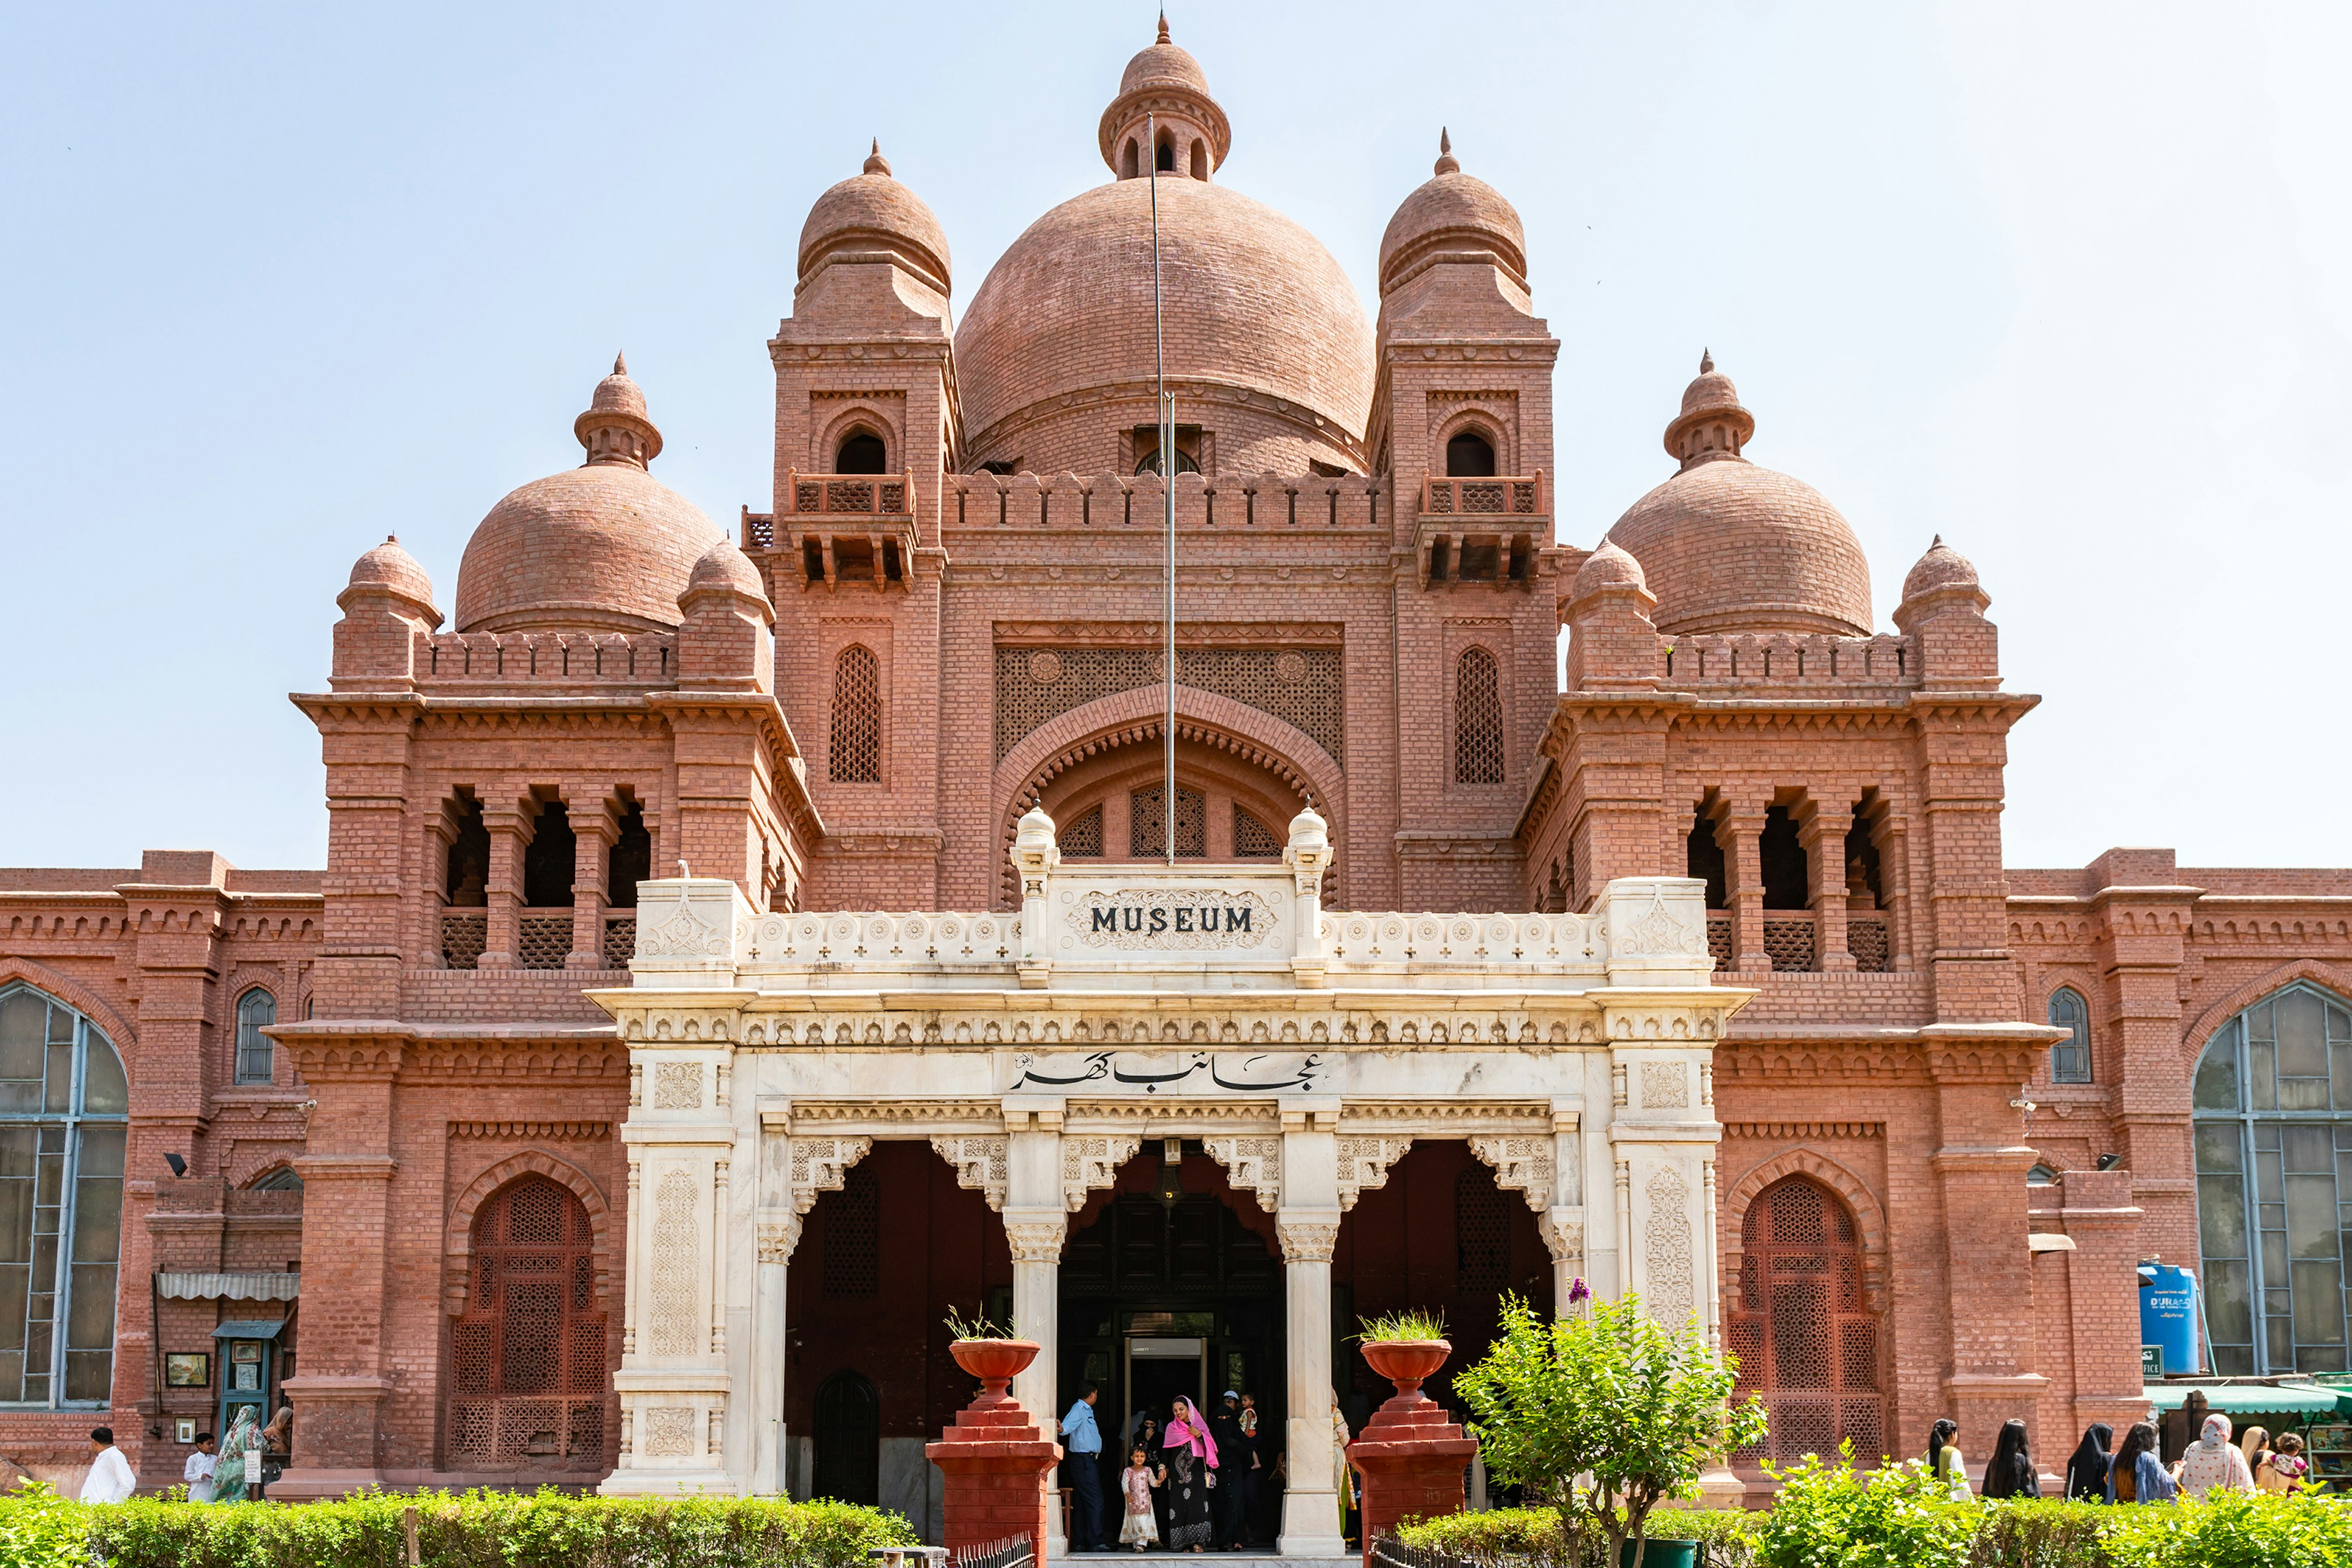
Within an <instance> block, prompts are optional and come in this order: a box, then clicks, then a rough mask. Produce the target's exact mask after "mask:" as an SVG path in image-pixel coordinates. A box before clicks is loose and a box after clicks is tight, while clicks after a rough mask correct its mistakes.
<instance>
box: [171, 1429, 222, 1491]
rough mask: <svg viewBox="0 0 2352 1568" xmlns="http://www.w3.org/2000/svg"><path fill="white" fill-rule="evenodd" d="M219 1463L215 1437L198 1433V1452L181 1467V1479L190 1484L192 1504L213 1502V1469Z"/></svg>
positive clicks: (207, 1433)
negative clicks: (215, 1449) (215, 1450)
mask: <svg viewBox="0 0 2352 1568" xmlns="http://www.w3.org/2000/svg"><path fill="white" fill-rule="evenodd" d="M219 1463H220V1456H219V1455H218V1454H216V1453H215V1452H214V1444H213V1435H212V1434H211V1433H209V1432H199V1433H197V1434H196V1451H195V1452H194V1453H193V1454H190V1455H189V1456H188V1462H187V1463H186V1464H184V1465H182V1466H181V1467H180V1479H182V1480H184V1481H185V1482H187V1483H188V1500H189V1501H190V1502H210V1501H212V1500H213V1469H214V1468H215V1466H217V1465H218V1464H219Z"/></svg>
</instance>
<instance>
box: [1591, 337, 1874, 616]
mask: <svg viewBox="0 0 2352 1568" xmlns="http://www.w3.org/2000/svg"><path fill="white" fill-rule="evenodd" d="M1755 429H1756V418H1755V416H1753V415H1751V414H1750V413H1748V410H1747V409H1746V408H1744V407H1742V406H1741V405H1740V403H1739V394H1738V389H1736V388H1735V387H1734V386H1733V385H1732V384H1731V378H1730V377H1728V376H1727V375H1724V374H1720V373H1719V372H1717V370H1716V368H1715V358H1714V356H1713V355H1712V354H1709V355H1706V356H1703V357H1702V358H1701V359H1700V361H1699V374H1698V378H1697V379H1696V380H1695V381H1693V382H1692V383H1691V384H1690V386H1689V387H1688V388H1687V389H1686V390H1685V392H1684V394H1683V403H1682V411H1681V412H1680V413H1679V414H1677V415H1676V416H1675V419H1674V422H1673V423H1672V424H1670V425H1668V426H1666V436H1665V440H1666V449H1667V450H1668V451H1669V452H1672V453H1673V454H1674V455H1675V457H1676V458H1679V459H1681V462H1682V470H1681V472H1679V473H1677V474H1675V476H1674V477H1673V478H1672V479H1668V480H1667V481H1666V482H1665V483H1664V484H1662V485H1660V486H1659V487H1658V488H1657V489H1654V490H1652V491H1651V492H1650V493H1649V494H1648V495H1645V496H1643V498H1642V499H1641V500H1638V501H1635V502H1634V503H1633V507H1632V508H1631V509H1630V510H1628V511H1627V512H1626V513H1625V515H1624V516H1623V517H1622V518H1619V519H1618V520H1617V525H1616V526H1615V527H1614V528H1612V529H1611V530H1610V531H1609V538H1610V539H1611V540H1612V542H1615V543H1616V544H1618V545H1620V546H1622V548H1623V549H1624V550H1625V551H1627V552H1629V553H1631V554H1632V555H1633V558H1634V559H1635V560H1636V561H1638V562H1640V563H1641V564H1642V571H1643V576H1644V577H1645V578H1646V579H1647V581H1648V584H1649V589H1650V592H1651V593H1653V594H1654V595H1657V600H1658V608H1657V613H1656V615H1655V616H1654V620H1655V622H1656V624H1657V627H1658V630H1659V631H1661V632H1662V633H1664V634H1665V635H1667V636H1669V637H1675V636H1681V635H1696V634H1701V633H1709V632H1794V633H1829V634H1832V635H1834V636H1839V637H1867V636H1868V635H1869V633H1870V626H1871V616H1870V563H1869V562H1868V561H1866V560H1865V559H1864V556H1863V553H1862V543H1861V542H1860V541H1859V540H1857V539H1855V538H1854V535H1853V529H1852V528H1851V527H1849V526H1848V525H1847V523H1846V521H1845V519H1844V518H1843V517H1842V516H1840V515H1839V513H1838V510H1837V508H1835V507H1833V506H1832V505H1831V504H1830V503H1829V502H1828V501H1827V500H1824V499H1823V498H1822V494H1821V492H1820V491H1818V490H1816V489H1813V488H1812V487H1811V485H1808V484H1805V483H1803V482H1801V481H1800V480H1797V479H1790V477H1789V476H1788V475H1786V474H1780V473H1775V472H1773V471H1772V470H1771V469H1769V468H1759V467H1757V466H1756V465H1755V464H1754V463H1751V462H1749V461H1748V459H1747V458H1744V457H1742V456H1741V455H1740V452H1741V449H1742V448H1743V447H1746V445H1747V444H1748V437H1750V436H1751V435H1753V434H1754V433H1755Z"/></svg>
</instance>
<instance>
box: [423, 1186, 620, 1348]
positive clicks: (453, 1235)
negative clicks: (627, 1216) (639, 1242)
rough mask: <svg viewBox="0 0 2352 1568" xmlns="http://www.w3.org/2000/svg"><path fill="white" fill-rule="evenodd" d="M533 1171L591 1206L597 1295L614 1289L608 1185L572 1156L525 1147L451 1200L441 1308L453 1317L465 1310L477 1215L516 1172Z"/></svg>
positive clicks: (445, 1232) (444, 1242) (444, 1235)
mask: <svg viewBox="0 0 2352 1568" xmlns="http://www.w3.org/2000/svg"><path fill="white" fill-rule="evenodd" d="M529 1175H540V1176H545V1177H547V1178H548V1179H549V1180H551V1181H552V1182H555V1183H556V1184H559V1185H562V1186H565V1187H569V1188H570V1189H571V1190H572V1196H574V1197H576V1198H578V1199H579V1200H580V1206H581V1207H583V1208H584V1209H586V1210H587V1211H588V1226H589V1232H590V1234H591V1236H592V1237H593V1238H594V1241H595V1258H596V1295H597V1297H598V1299H600V1300H601V1299H603V1297H604V1294H605V1292H606V1291H607V1290H608V1289H610V1288H611V1277H612V1264H611V1258H612V1235H611V1217H612V1215H611V1205H609V1204H607V1203H606V1202H605V1201H604V1189H603V1188H602V1187H599V1186H598V1185H597V1184H596V1182H595V1179H594V1178H593V1177H592V1176H590V1175H589V1174H588V1173H587V1172H585V1171H583V1170H582V1169H581V1168H580V1167H579V1166H577V1165H575V1164H573V1163H572V1162H571V1161H569V1160H566V1159H563V1158H562V1156H560V1155H556V1154H551V1153H549V1152H547V1151H546V1150H544V1149H526V1150H524V1151H523V1152H521V1153H520V1154H510V1155H509V1156H508V1157H507V1158H505V1159H503V1160H500V1161H499V1163H497V1164H495V1165H492V1166H490V1167H489V1168H488V1170H485V1171H483V1172H482V1173H480V1174H479V1175H478V1176H476V1177H475V1178H474V1179H473V1180H472V1181H470V1182H468V1183H467V1184H466V1187H465V1190H464V1191H463V1192H460V1193H459V1194H457V1201H456V1202H454V1203H452V1204H451V1205H449V1216H448V1219H447V1221H446V1223H445V1225H444V1226H443V1227H442V1242H441V1260H442V1267H441V1299H442V1308H443V1310H445V1311H446V1312H447V1313H449V1314H450V1315H451V1316H452V1317H455V1316H457V1314H458V1313H460V1312H463V1311H464V1310H466V1289H467V1279H468V1278H469V1277H470V1275H469V1271H470V1270H471V1269H472V1268H473V1263H474V1216H475V1215H477V1214H478V1213H480V1212H481V1207H482V1205H484V1204H486V1203H488V1201H489V1200H490V1198H491V1196H492V1195H493V1194H496V1193H497V1192H498V1190H499V1188H500V1187H503V1186H505V1185H506V1184H508V1183H509V1182H511V1181H514V1180H515V1179H516V1178H517V1177H520V1176H529Z"/></svg>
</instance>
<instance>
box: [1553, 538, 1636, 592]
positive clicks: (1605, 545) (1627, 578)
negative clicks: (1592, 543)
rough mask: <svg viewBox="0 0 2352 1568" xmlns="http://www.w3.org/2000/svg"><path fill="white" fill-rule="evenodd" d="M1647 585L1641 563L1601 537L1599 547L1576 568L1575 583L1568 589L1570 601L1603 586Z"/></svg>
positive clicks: (1634, 586) (1597, 590) (1631, 586)
mask: <svg viewBox="0 0 2352 1568" xmlns="http://www.w3.org/2000/svg"><path fill="white" fill-rule="evenodd" d="M1649 585H1650V584H1649V581H1648V579H1646V578H1644V577H1643V575H1642V563H1640V562H1639V561H1636V560H1634V559H1633V557H1632V556H1631V555H1628V554H1626V553H1625V552H1623V551H1622V550H1620V549H1619V548H1618V547H1617V546H1616V545H1615V544H1613V543H1612V542H1610V541H1608V540H1606V539H1604V540H1602V541H1601V548H1600V549H1598V550H1596V551H1594V552H1592V553H1591V554H1590V555H1588V556H1586V557H1585V558H1584V564H1583V565H1581V566H1580V567H1578V568H1577V569H1576V584H1575V586H1574V587H1572V588H1571V589H1570V591H1569V592H1570V599H1571V601H1573V600H1576V599H1581V598H1583V597H1585V596H1586V595H1589V594H1597V593H1599V592H1600V591H1601V589H1603V588H1641V589H1644V590H1646V589H1647V588H1648V587H1649Z"/></svg>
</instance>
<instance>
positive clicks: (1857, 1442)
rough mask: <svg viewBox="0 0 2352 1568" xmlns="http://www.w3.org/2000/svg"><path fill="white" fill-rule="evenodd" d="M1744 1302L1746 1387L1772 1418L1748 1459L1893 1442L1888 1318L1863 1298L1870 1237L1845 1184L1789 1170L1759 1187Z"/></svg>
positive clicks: (1734, 1324)
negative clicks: (1885, 1361) (1861, 1234)
mask: <svg viewBox="0 0 2352 1568" xmlns="http://www.w3.org/2000/svg"><path fill="white" fill-rule="evenodd" d="M1739 1241H1740V1256H1739V1310H1738V1312H1737V1313H1734V1314H1733V1315H1732V1317H1731V1320H1730V1321H1729V1322H1728V1324H1727V1326H1726V1337H1727V1339H1728V1341H1729V1342H1730V1345H1731V1349H1732V1350H1733V1352H1736V1353H1737V1354H1738V1357H1739V1386H1738V1394H1740V1395H1742V1396H1744V1395H1747V1394H1758V1395H1760V1396H1761V1397H1762V1399H1763V1401H1764V1408H1765V1411H1766V1413H1767V1415H1768V1416H1769V1419H1770V1422H1771V1425H1770V1427H1769V1432H1768V1434H1767V1436H1765V1439H1764V1442H1763V1443H1762V1445H1760V1446H1759V1447H1756V1448H1753V1449H1750V1450H1748V1452H1747V1454H1746V1455H1745V1456H1743V1457H1745V1458H1751V1459H1752V1458H1769V1459H1772V1460H1775V1461H1777V1462H1780V1463H1783V1464H1785V1463H1788V1462H1790V1461H1791V1460H1794V1459H1799V1458H1803V1457H1804V1456H1805V1455H1807V1454H1821V1455H1823V1456H1829V1455H1834V1454H1835V1453H1836V1452H1837V1447H1838V1445H1839V1444H1840V1443H1841V1442H1844V1441H1847V1440H1851V1441H1852V1442H1853V1451H1854V1453H1855V1454H1856V1455H1857V1456H1860V1455H1864V1454H1868V1455H1872V1456H1876V1455H1880V1454H1884V1453H1885V1451H1886V1448H1885V1438H1886V1407H1885V1400H1884V1396H1883V1394H1882V1393H1881V1386H1882V1383H1881V1377H1880V1373H1879V1354H1878V1320H1877V1318H1876V1317H1875V1316H1874V1315H1873V1314H1872V1312H1871V1311H1870V1310H1869V1308H1868V1306H1867V1305H1866V1304H1865V1303H1864V1300H1863V1295H1862V1247H1861V1244H1860V1242H1859V1241H1858V1240H1857V1239H1856V1237H1855V1232H1854V1223H1853V1215H1851V1214H1849V1213H1847V1212H1846V1207H1845V1205H1843V1204H1842V1203H1840V1202H1839V1201H1838V1199H1837V1196H1836V1194H1832V1192H1831V1191H1830V1190H1829V1189H1828V1188H1827V1187H1824V1186H1822V1184H1820V1183H1818V1182H1815V1181H1813V1180H1811V1179H1810V1178H1808V1177H1805V1176H1787V1177H1783V1178H1782V1179H1781V1180H1780V1181H1777V1182H1775V1183H1773V1184H1771V1185H1770V1186H1769V1187H1767V1188H1765V1189H1764V1190H1763V1191H1762V1192H1760V1193H1759V1194H1756V1201H1755V1202H1754V1203H1752V1204H1750V1205H1748V1213H1747V1214H1746V1215H1745V1216H1743V1217H1742V1218H1741V1220H1740V1223H1739Z"/></svg>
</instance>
